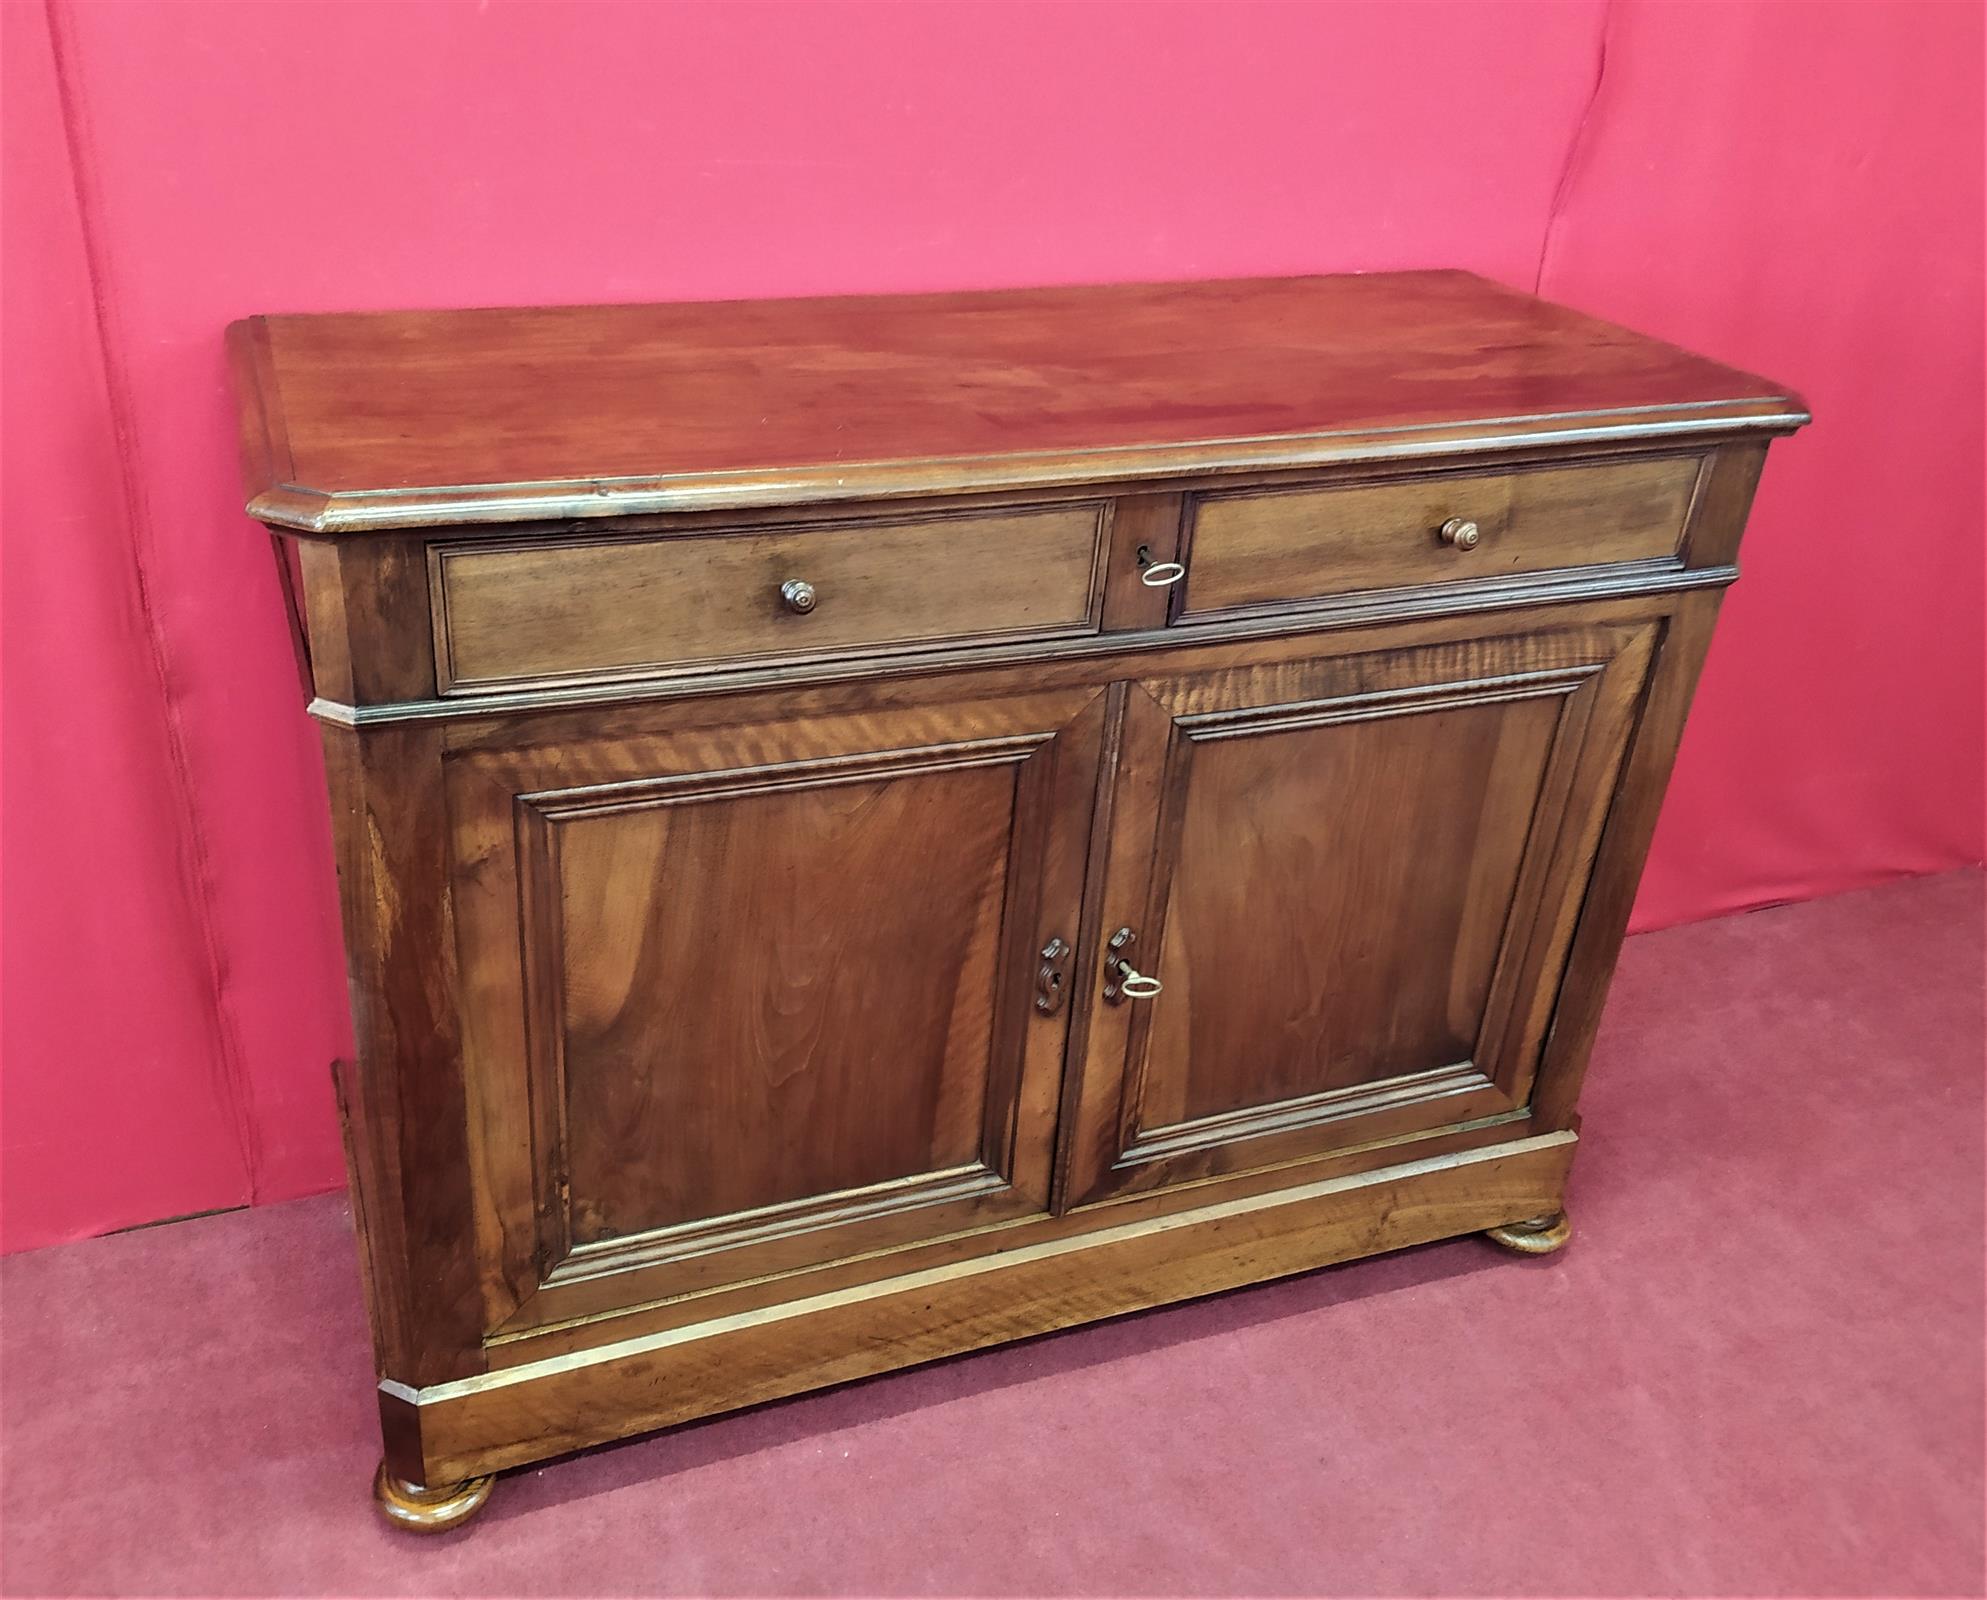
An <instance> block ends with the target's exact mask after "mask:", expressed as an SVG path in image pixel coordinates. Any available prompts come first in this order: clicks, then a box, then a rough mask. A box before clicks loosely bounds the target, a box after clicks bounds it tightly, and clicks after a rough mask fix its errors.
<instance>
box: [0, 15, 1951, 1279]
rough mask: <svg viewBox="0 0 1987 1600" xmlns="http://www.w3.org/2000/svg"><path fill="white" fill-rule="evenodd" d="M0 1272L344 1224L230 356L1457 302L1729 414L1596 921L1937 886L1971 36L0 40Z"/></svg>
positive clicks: (1341, 29)
mask: <svg viewBox="0 0 1987 1600" xmlns="http://www.w3.org/2000/svg"><path fill="white" fill-rule="evenodd" d="M0 27H4V30H5V32H4V38H0V67H4V71H5V85H4V92H5V116H6V139H5V162H6V167H5V174H4V179H5V186H4V191H0V194H4V203H5V238H4V260H0V265H4V279H0V284H3V285H4V294H5V304H4V338H5V345H6V349H5V356H6V369H5V370H6V381H5V391H4V405H5V417H4V430H0V438H3V439H4V448H5V462H4V468H5V478H4V492H5V498H4V507H0V517H3V518H4V520H0V530H4V538H5V567H4V574H0V578H3V579H4V590H3V591H0V593H4V606H5V616H4V624H5V626H4V634H0V668H4V674H5V691H6V702H5V712H4V724H0V728H3V730H4V740H5V747H4V765H0V780H4V786H5V792H4V806H5V809H4V828H5V834H4V841H3V843H4V866H0V871H4V878H0V887H3V888H4V900H5V925H4V954H5V963H6V989H5V996H4V1002H5V1003H4V1013H0V1156H4V1165H3V1166H0V1244H4V1245H5V1247H6V1248H9V1249H14V1248H23V1247H26V1246H30V1245H35V1244H40V1243H46V1242H50V1241H54V1240H60V1239H66V1238H73V1237H78V1236H81V1235H85V1234H89V1233H94V1232H99V1231H102V1230H104V1229H107V1228H112V1227H118V1226H124V1225H128V1224H132V1223H138V1222H143V1221H148V1220H153V1219H156V1218H159V1217H162V1216H168V1215H176V1214H181V1213H185V1212H190V1211H196V1210H202V1209H207V1208H212V1207H219V1206H227V1205H236V1204H241V1203H244V1202H247V1201H251V1200H268V1199H277V1198H282V1197H286V1196H290V1195H295V1194H300V1193H306V1192H310V1191H313V1190H318V1189H323V1188H327V1187H330V1186H333V1185H335V1184H336V1183H337V1182H338V1180H339V1172H340V1168H339V1159H338V1153H337V1144H336V1136H335V1131H334V1128H333V1124H332V1113H331V1102H330V1095H329V1092H328V1089H327V1085H326V1073H325V1068H326V1064H327V1062H328V1061H329V1060H330V1059H331V1058H332V1057H333V1056H334V1055H336V1054H338V1053H339V1052H341V1051H343V1050H345V1049H347V1048H349V1035H348V1029H347V1024H346V1021H345V1011H344V1007H345V997H344V989H343V961H342V957H341V954H340V950H339V943H338V931H337V923H336V911H335V901H334V892H333V875H332V868H331V857H330V850H329V842H328V833H327V828H326V824H325V821H324V814H325V807H324V799H323V793H322V788H321V784H322V778H321V772H320V768H319V764H318V757H317V753H316V740H315V734H314V730H313V729H312V727H311V725H310V724H309V723H308V722H307V721H306V719H305V718H304V716H303V714H302V702H301V697H300V695H299V692H298V685H297V679H296V672H295V667H294V664H293V660H292V656H291V648H290V644H289V641H288V638H287V635H286V632H285V622H284V618H283V608H282V603H281V600H280V597H279V594H278V591H277V586H276V579H275V571H274V567H273V565H272V563H271V561H270V556H269V550H268V546H267V544H266V542H265V541H264V540H263V539H262V538H261V536H260V534H259V531H258V530H257V529H255V528H254V527H253V525H252V524H250V523H248V522H247V521H246V520H245V519H244V518H243V517H242V516H241V514H240V512H239V509H238V507H239V505H240V499H241V496H240V493H239V490H238V487H237V484H236V480H235V471H234V461H233V433H232V422H231V402H230V399H229V396H228V393H227V387H226V378H225V372H224V366H223V360H222V352H221V343H220V332H221V328H222V326H223V325H224V324H225V323H226V322H227V321H228V320H230V319H232V318H235V317H238V316H241V315H244V314H246V313H249V312H254V311H305V310H317V309H332V308H360V307H381V306H423V305H447V304H478V303H483V304H488V303H517V302H546V301H598V300H626V299H693V298H713V297H738V296H749V295H761V294H778V293H833V292H838V291H856V290H870V291H877V290H882V291H887V290H910V289H924V288H939V287H971V286H986V285H999V284H1019V283H1047V282H1072V281H1095V280H1104V279H1114V278H1117V279H1123V278H1187V277H1214V276H1222V275H1246V274H1268V273H1283V272H1310V271H1335V270H1359V269H1376V268H1385V267H1405V266H1434V265H1456V266H1465V267H1470V268H1473V269H1475V270H1477V271H1480V272H1484V273H1487V274H1489V275H1491V276H1493V277H1496V278H1499V279H1502V280H1504V281H1506V282H1509V283H1514V284H1519V285H1521V286H1524V287H1527V288H1529V287H1532V286H1533V284H1534V283H1535V282H1540V281H1541V278H1542V285H1543V289H1544V292H1546V293H1547V294H1549V295H1554V296H1556V297H1558V298H1562V299H1565V300H1568V301H1570V302H1571V303H1573V304H1576V305H1579V306H1581V307H1583V308H1584V309H1589V310H1593V311H1597V312H1600V313H1601V314H1603V315H1609V316H1613V317H1616V318H1618V319H1620V320H1624V321H1628V322H1631V323H1634V324H1635V325H1637V326H1639V327H1642V328H1645V329H1647V330H1649V331H1652V332H1655V333H1659V334H1662V335H1665V336H1667V337H1671V338H1674V339H1676V340H1678V341H1679V342H1683V343H1688V344H1692V345H1695V346H1697V347H1700V348H1702V349H1703V350H1705V351H1706V352H1707V353H1709V354H1712V355H1715V356H1717V357H1720V358H1721V359H1725V360H1728V361H1731V362H1733V363H1736V364H1738V365H1741V366H1746V367H1751V368H1754V369H1756V370H1763V371H1766V372H1769V373H1771V374H1772V375H1774V376H1775V377H1777V378H1781V379H1784V380H1785V381H1786V382H1788V383H1790V384H1793V385H1795V386H1797V387H1798V388H1800V389H1801V390H1802V392H1804V393H1805V394H1806V395H1807V396H1808V398H1809V399H1810V400H1811V401H1812V402H1813V403H1814V406H1815V409H1816V411H1817V414H1818V421H1817V423H1816V425H1815V426H1814V427H1813V428H1812V429H1810V430H1809V431H1808V432H1807V433H1806V434H1804V435H1802V436H1801V437H1800V438H1799V439H1797V440H1796V441H1795V442H1794V443H1793V444H1791V445H1789V446H1785V447H1783V448H1782V449H1781V450H1780V452H1779V453H1778V454H1777V455H1776V458H1775V460H1774V461H1773V463H1772V465H1771V467H1770V468H1769V471H1768V474H1767V479H1766V483H1765V487H1764V488H1763V490H1762V493H1761V496H1760V503H1759V507H1758V511H1757V515H1756V518H1755V524H1754V531H1753V534H1752V536H1751V539H1750V541H1749V543H1748V546H1747V552H1746V564H1747V573H1748V576H1747V581H1746V583H1745V584H1743V585H1741V587H1740V588H1739V589H1738V590H1737V591H1736V594H1735V597H1734V600H1733V602H1732V604H1731V606H1730V607H1729V608H1728V610H1727V620H1726V623H1725V626H1724V629H1723V631H1722V633H1721V635H1720V638H1719V641H1718V644H1717V645H1716V647H1715V648H1714V651H1713V655H1712V660H1711V664H1710V667H1709V669H1708V671H1707V675H1706V679H1705V685H1704V689H1703V692H1702V694H1701V696H1700V702H1699V704H1700V709H1699V712H1698V715H1697V718H1696V721H1695V723H1694V725H1693V727H1692V730H1691V732H1690V734H1689V735H1688V737H1687V740H1686V745H1685V751H1684V756H1683V760H1682V764H1681V767H1680V770H1679V774H1678V778H1677V783H1676V786H1675V790H1674V793H1673V797H1672V800H1671V803H1670V805H1669V806H1668V808H1667V810H1666V812H1665V816H1664V821H1663V825H1662V829H1661V831H1660V833H1659V836H1658V842H1657V848H1656V854H1655V858H1654V860H1653V862H1652V864H1651V868H1650V872H1649V877H1648V881H1647V884H1646V886H1645V890H1644V894H1643V898H1642V902H1641V906H1640V909H1639V911H1638V921H1639V922H1640V923H1641V924H1643V925H1651V924H1655V923H1664V922H1672V921H1678V920H1683V919H1687V918H1690V917H1695V916H1703V915H1708V914H1712V913H1715V912H1719V911H1724V910H1731V909H1736V908H1739V907H1743V906H1749V905H1757V904H1761V903H1765V902H1768V901H1776V900H1784V899H1793V898H1800V897H1803V896H1808V895H1814V894H1819V893H1824V892H1827V891H1829V890H1833V889H1838V888H1843V887H1847V886H1851V885H1856V884H1862V883H1868V882H1874V881H1877V880H1880V879H1883V878H1887V877H1892V876H1897V875H1900V874H1905V873H1911V872H1921V871H1929V870H1934V869H1937V868H1941V867H1945V866H1949V865H1953V864H1957V863H1960V862H1965V861H1977V860H1978V859H1980V856H1981V852H1982V837H1981V829H1982V810H1983V800H1982V789H1981V728H1982V718H1983V712H1982V690H1981V672H1982V655H1983V641H1982V623H1981V591H1982V582H1983V575H1982V550H1983V512H1982V495H1981V433H1982V413H1981V388H1982V371H1981V346H1982V329H1981V259H1982V250H1983V242H1982V231H1981V170H1980V165H1981V150H1982V123H1981V116H1982V111H1981V55H1982V36H1981V31H1982V25H1981V11H1980V9H1979V8H1978V7H1976V6H1972V5H1967V4H1941V3H1936V0H1928V3H1896V4H1887V5H1864V4H1858V3H1854V0H1847V3H1812V4H1809V3H1802V4H1758V3H1751V0H1734V3H1731V4H1727V5H1721V6H1716V7H1712V6H1690V7H1683V6H1668V5H1663V4H1659V3H1655V0H1614V3H1612V4H1609V3H1606V0H1541V3H1537V4H1533V5H1527V6H1522V7H1520V6H1516V5H1511V4H1505V3H1499V0H1447V3H1443V0H1435V3H1426V4H1417V5H1396V4H1390V3H1375V4H1365V3H1358V0H1346V3H1337V4H1331V3H1303V4H1251V5H1241V4H1235V3H1231V0H1182V3H1175V4H1132V3H1124V4H1112V3H1087V4H1047V3H1044V4H1024V3H1003V0H984V3H957V4H918V3H875V0H848V3H844V0H815V3H798V4H761V3H756V0H736V3H690V0H685V3H667V0H663V3H657V4H652V5H640V6H636V5H624V4H615V3H586V0H576V3H571V4H532V3H524V0H492V3H489V4H476V3H471V0H460V3H458V0H406V3H381V4H374V3H369V0H292V3H286V4H257V3H246V0H177V3H170V4H168V3H165V0H149V3H136V0H134V3H112V0H45V3H44V0H0Z"/></svg>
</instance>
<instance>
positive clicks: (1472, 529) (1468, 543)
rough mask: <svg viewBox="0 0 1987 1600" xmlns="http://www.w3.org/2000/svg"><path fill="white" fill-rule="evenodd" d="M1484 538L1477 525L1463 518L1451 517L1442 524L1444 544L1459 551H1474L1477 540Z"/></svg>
mask: <svg viewBox="0 0 1987 1600" xmlns="http://www.w3.org/2000/svg"><path fill="white" fill-rule="evenodd" d="M1482 537H1483V534H1482V533H1481V531H1479V529H1478V528H1477V525H1476V524H1475V523H1474V522H1469V521H1466V520H1465V519H1463V518H1462V517H1451V518H1450V519H1449V520H1448V521H1447V522H1445V523H1443V524H1442V542H1443V543H1444V544H1452V545H1454V546H1455V547H1456V548H1457V549H1458V550H1474V549H1475V548H1476V542H1477V540H1479V539H1481V538H1482Z"/></svg>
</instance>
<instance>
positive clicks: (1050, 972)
mask: <svg viewBox="0 0 1987 1600" xmlns="http://www.w3.org/2000/svg"><path fill="white" fill-rule="evenodd" d="M1069 957H1070V948H1069V946H1068V945H1066V944H1064V943H1063V941H1062V940H1061V939H1051V940H1050V941H1049V942H1048V943H1047V944H1045V945H1043V946H1042V969H1041V971H1040V972H1038V973H1036V974H1035V1009H1036V1010H1037V1011H1039V1012H1041V1013H1042V1015H1043V1016H1045V1017H1053V1016H1054V1015H1055V1014H1056V1013H1057V1012H1058V1011H1060V1010H1062V1008H1063V1001H1065V1000H1066V999H1068V998H1069Z"/></svg>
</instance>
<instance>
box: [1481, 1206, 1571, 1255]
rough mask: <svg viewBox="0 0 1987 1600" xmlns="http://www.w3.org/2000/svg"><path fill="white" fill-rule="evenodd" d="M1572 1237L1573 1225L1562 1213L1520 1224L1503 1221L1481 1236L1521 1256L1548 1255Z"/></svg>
mask: <svg viewBox="0 0 1987 1600" xmlns="http://www.w3.org/2000/svg"><path fill="white" fill-rule="evenodd" d="M1572 1235H1573V1224H1572V1223H1570V1222H1568V1221H1567V1220H1566V1213H1565V1212H1564V1211H1555V1212H1553V1214H1552V1215H1551V1216H1549V1217H1527V1218H1526V1219H1525V1220H1524V1221H1523V1222H1507V1223H1505V1224H1504V1226H1503V1227H1501V1228H1486V1229H1485V1230H1484V1237H1485V1238H1488V1239H1493V1240H1495V1241H1496V1242H1497V1243H1498V1244H1501V1245H1502V1246H1504V1248H1505V1249H1506V1250H1515V1251H1517V1252H1518V1254H1519V1255H1521V1256H1549V1255H1551V1254H1552V1253H1553V1251H1555V1250H1557V1249H1558V1248H1559V1247H1560V1246H1561V1245H1563V1244H1564V1243H1566V1241H1567V1240H1568V1239H1569V1238H1571V1237H1572Z"/></svg>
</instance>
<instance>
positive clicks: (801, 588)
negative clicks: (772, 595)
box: [780, 578, 814, 617]
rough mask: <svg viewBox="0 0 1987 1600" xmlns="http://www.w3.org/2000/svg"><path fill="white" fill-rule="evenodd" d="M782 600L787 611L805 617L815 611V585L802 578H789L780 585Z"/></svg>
mask: <svg viewBox="0 0 1987 1600" xmlns="http://www.w3.org/2000/svg"><path fill="white" fill-rule="evenodd" d="M780 599H781V601H782V602H784V604H785V605H786V608H787V610H789V611H792V612H795V613H797V614H799V615H800V616H803V617H804V616H806V615H807V613H808V612H810V611H812V610H813V609H814V585H813V584H811V583H808V582H806V581H805V580H804V579H801V578H789V579H787V581H786V582H785V583H783V584H781V585H780Z"/></svg>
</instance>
